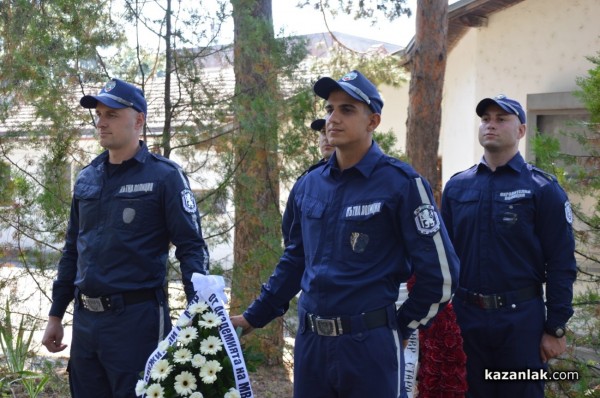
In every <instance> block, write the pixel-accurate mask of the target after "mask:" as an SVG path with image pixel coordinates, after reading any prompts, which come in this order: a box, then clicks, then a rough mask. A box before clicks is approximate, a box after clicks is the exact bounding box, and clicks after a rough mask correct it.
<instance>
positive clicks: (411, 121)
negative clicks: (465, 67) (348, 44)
mask: <svg viewBox="0 0 600 398" xmlns="http://www.w3.org/2000/svg"><path fill="white" fill-rule="evenodd" d="M416 14H417V15H416V33H415V45H414V53H413V55H412V57H411V59H412V62H411V72H410V73H411V77H410V87H409V106H408V119H407V122H406V127H407V137H406V152H407V155H408V158H409V159H410V163H411V164H412V166H413V167H414V168H415V169H416V170H417V171H418V172H419V173H420V174H421V175H422V176H423V177H425V178H426V179H427V180H428V181H429V183H430V184H431V187H432V189H433V190H434V194H435V197H436V200H437V202H438V204H439V203H440V198H441V175H440V174H441V173H440V162H439V161H438V147H439V137H440V125H441V119H442V92H443V87H444V73H445V70H446V41H447V40H446V39H447V35H448V1H447V0H419V1H418V2H417V13H416Z"/></svg>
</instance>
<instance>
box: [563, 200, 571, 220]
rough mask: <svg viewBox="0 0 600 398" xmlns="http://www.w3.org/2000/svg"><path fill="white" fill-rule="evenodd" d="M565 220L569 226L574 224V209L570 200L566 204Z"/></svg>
mask: <svg viewBox="0 0 600 398" xmlns="http://www.w3.org/2000/svg"><path fill="white" fill-rule="evenodd" d="M565 218H566V219H567V222H568V223H569V224H573V209H572V208H571V203H569V201H568V200H567V201H566V202H565Z"/></svg>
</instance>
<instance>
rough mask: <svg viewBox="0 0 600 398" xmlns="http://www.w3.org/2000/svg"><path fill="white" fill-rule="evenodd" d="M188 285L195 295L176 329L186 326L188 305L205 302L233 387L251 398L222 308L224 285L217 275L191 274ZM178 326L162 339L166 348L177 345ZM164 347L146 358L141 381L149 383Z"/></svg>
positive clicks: (239, 352) (241, 357)
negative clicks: (214, 320) (215, 317)
mask: <svg viewBox="0 0 600 398" xmlns="http://www.w3.org/2000/svg"><path fill="white" fill-rule="evenodd" d="M192 283H193V284H194V290H195V291H196V295H195V296H194V298H193V299H192V300H191V301H190V303H189V304H188V306H187V307H186V309H185V310H184V311H183V312H182V313H181V315H179V320H178V321H177V323H176V325H187V324H189V323H190V322H191V321H192V319H193V318H194V316H196V314H192V313H191V312H190V311H189V308H190V306H191V305H193V304H196V303H198V302H199V301H200V300H202V301H204V302H206V303H207V304H208V305H209V306H210V308H211V309H212V310H213V311H214V313H215V314H217V315H218V316H219V318H221V325H220V326H219V336H220V337H221V341H223V345H224V346H225V351H226V352H227V355H228V356H229V359H230V360H231V364H232V366H233V374H234V378H235V385H236V388H237V390H238V391H239V393H240V395H241V396H242V397H244V398H254V395H253V393H252V386H251V385H250V378H249V377H248V370H247V369H246V362H245V361H244V355H243V353H242V348H241V346H240V341H239V339H238V336H237V334H236V333H235V328H234V327H233V325H232V324H231V320H230V319H229V314H228V313H227V309H226V308H225V304H226V303H227V296H225V281H224V279H223V277H222V276H220V275H202V274H199V273H194V274H193V275H192ZM181 329H182V327H181V326H174V327H173V329H171V332H169V334H168V335H167V337H165V339H164V341H166V342H167V343H168V346H172V345H173V344H175V342H176V341H177V337H178V336H179V334H180V333H181ZM163 346H164V345H162V344H159V345H158V348H156V350H154V352H153V353H152V354H151V355H150V357H149V358H148V361H147V362H146V368H145V371H144V381H145V382H146V383H148V382H149V381H150V374H151V372H152V367H153V366H154V364H155V363H156V362H157V361H158V360H160V359H161V358H163V357H164V356H165V355H166V353H167V351H166V348H165V349H161V347H163Z"/></svg>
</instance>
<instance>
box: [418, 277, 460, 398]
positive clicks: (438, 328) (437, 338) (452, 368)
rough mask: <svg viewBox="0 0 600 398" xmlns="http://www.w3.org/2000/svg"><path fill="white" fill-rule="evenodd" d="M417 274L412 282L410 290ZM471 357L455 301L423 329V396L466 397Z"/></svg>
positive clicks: (420, 388) (420, 382) (420, 393)
mask: <svg viewBox="0 0 600 398" xmlns="http://www.w3.org/2000/svg"><path fill="white" fill-rule="evenodd" d="M414 280H415V278H414V276H413V277H412V278H411V279H410V280H409V281H408V283H407V288H408V290H409V291H410V290H411V288H412V286H413V285H414ZM466 362H467V356H466V355H465V352H464V351H463V340H462V336H461V335H460V328H459V327H458V324H457V323H456V314H455V313H454V308H453V307H452V303H448V305H447V306H446V307H445V308H444V309H443V310H442V311H441V312H440V313H439V314H438V315H437V316H436V317H435V318H434V320H433V322H432V323H431V325H430V326H429V328H427V329H422V330H420V331H419V370H418V372H417V391H418V393H417V396H418V397H419V398H459V397H460V398H462V397H464V396H465V392H466V391H467V371H466Z"/></svg>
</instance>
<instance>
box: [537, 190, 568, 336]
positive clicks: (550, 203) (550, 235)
mask: <svg viewBox="0 0 600 398" xmlns="http://www.w3.org/2000/svg"><path fill="white" fill-rule="evenodd" d="M536 200H537V204H536V208H537V209H538V210H537V211H536V218H537V220H536V233H537V234H538V236H539V238H540V241H541V245H542V251H543V255H544V263H545V266H546V309H547V311H546V312H547V319H546V325H547V326H548V327H550V328H555V327H557V326H562V325H565V324H566V323H567V321H568V320H569V318H570V317H571V316H572V315H573V307H572V300H573V282H574V281H575V278H576V276H577V265H576V261H575V238H574V236H573V228H572V222H573V213H572V211H571V204H570V203H569V200H568V197H567V194H566V193H565V192H564V191H563V190H562V188H561V187H560V186H559V185H558V183H557V182H556V181H553V182H552V183H550V184H547V185H545V186H544V187H543V188H542V191H541V194H540V195H538V197H537V198H536Z"/></svg>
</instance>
